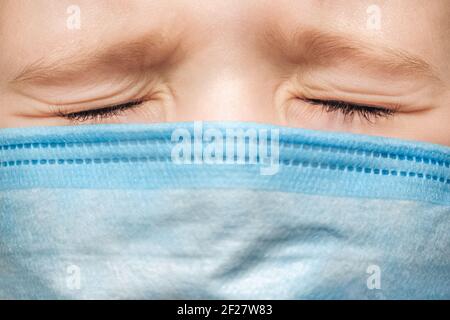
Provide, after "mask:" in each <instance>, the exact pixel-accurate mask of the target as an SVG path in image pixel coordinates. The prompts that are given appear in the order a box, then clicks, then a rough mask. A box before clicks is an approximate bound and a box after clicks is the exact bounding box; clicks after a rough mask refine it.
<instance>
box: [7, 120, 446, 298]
mask: <svg viewBox="0 0 450 320" xmlns="http://www.w3.org/2000/svg"><path fill="white" fill-rule="evenodd" d="M180 129H181V131H180ZM239 130H242V132H244V135H243V137H244V138H243V139H239V134H237V138H236V139H235V140H234V138H233V141H234V144H233V147H232V149H228V150H227V146H228V145H229V144H227V143H226V142H227V140H226V139H225V137H229V136H230V134H229V133H230V132H234V133H238V132H240V131H239ZM177 132H178V133H180V134H179V135H175V137H174V133H177ZM254 133H255V135H253V134H254ZM180 137H182V138H180ZM222 137H224V140H223V142H225V143H223V144H221V143H219V144H217V142H218V141H219V142H220V140H221V138H222ZM266 138H267V139H266ZM275 140H276V141H275ZM182 142H183V143H185V144H184V145H183V146H188V147H189V150H188V152H186V151H187V149H183V148H181V149H182V150H183V152H182V153H179V152H178V151H180V148H179V147H180V146H181V143H182ZM186 142H188V144H186ZM191 146H192V148H191ZM198 146H200V147H201V148H198ZM261 146H263V147H267V150H266V149H259V148H260V147H261ZM238 150H243V153H239V152H238ZM175 151H176V152H175ZM228 151H230V152H228ZM231 151H233V152H231ZM252 151H255V152H256V153H252ZM263 151H267V154H265V152H263ZM231 154H233V156H231ZM238 155H243V157H239V156H238ZM180 159H182V161H178V160H180ZM264 169H274V170H268V171H267V170H266V171H265V170H264ZM449 229H450V148H448V147H444V146H439V145H433V144H427V143H419V142H413V141H402V140H397V139H390V138H380V137H368V136H362V135H352V134H337V133H327V132H319V131H310V130H303V129H293V128H285V127H277V126H268V125H260V124H252V123H171V124H154V125H92V126H77V127H39V128H19V129H2V130H0V298H6V299H11V298H19V299H26V298H36V299H47V298H62V299H71V298H81V299H92V298H107V299H108V298H112V299H115V298H132V299H134V298H149V299H166V298H169V299H170V298H174V299H209V298H218V299H222V298H223V299H240V298H243V299H349V298H352V299H417V298H426V299H431V298H435V299H449V298H450V236H449V232H448V230H449Z"/></svg>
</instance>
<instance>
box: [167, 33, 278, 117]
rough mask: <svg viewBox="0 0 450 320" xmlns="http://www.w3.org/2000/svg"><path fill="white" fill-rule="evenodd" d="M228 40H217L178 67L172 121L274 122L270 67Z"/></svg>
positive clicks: (248, 51) (244, 47)
mask: <svg viewBox="0 0 450 320" xmlns="http://www.w3.org/2000/svg"><path fill="white" fill-rule="evenodd" d="M230 41H232V40H230V39H224V38H223V39H217V40H216V42H217V43H216V44H214V45H211V46H210V47H209V48H208V49H206V50H205V51H204V52H202V53H201V54H198V55H197V56H196V57H195V58H192V60H191V61H190V62H189V65H186V66H184V67H182V68H181V70H179V72H180V74H184V75H185V76H183V77H184V78H182V79H181V80H179V81H178V82H177V83H176V84H175V90H176V91H177V99H178V101H177V111H176V118H177V119H175V120H177V121H192V120H207V121H208V120H209V121H261V122H270V121H272V122H273V121H274V119H273V114H272V112H273V111H272V109H273V108H272V107H273V106H272V94H273V92H272V90H271V88H270V84H269V83H270V80H269V78H270V71H269V68H263V67H261V65H262V63H264V62H263V61H260V59H259V58H258V57H256V56H255V57H253V56H252V55H253V54H252V51H251V50H250V49H249V48H247V46H243V45H239V44H237V45H234V44H230ZM230 48H233V49H230ZM187 75H189V77H188V76H187Z"/></svg>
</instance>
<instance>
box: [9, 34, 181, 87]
mask: <svg viewBox="0 0 450 320" xmlns="http://www.w3.org/2000/svg"><path fill="white" fill-rule="evenodd" d="M174 51H175V46H171V45H170V43H169V41H168V40H167V39H166V38H165V37H163V36H162V35H152V36H146V37H141V38H138V39H132V40H128V41H124V42H120V43H115V44H110V45H107V46H101V47H99V48H97V49H89V50H86V48H78V50H75V52H72V53H69V54H67V53H65V52H62V51H57V52H53V53H52V54H49V55H47V57H43V58H40V59H37V60H36V61H34V62H32V63H30V64H28V65H27V66H25V67H24V68H23V69H22V70H21V72H20V73H19V75H18V76H16V77H15V78H14V79H13V80H12V81H11V83H13V84H28V83H33V84H45V85H52V84H65V83H67V82H68V83H70V82H71V81H73V80H74V79H75V78H76V77H77V76H83V75H86V73H88V72H92V71H93V70H96V71H98V70H100V71H104V72H109V71H113V70H115V71H119V72H120V71H122V72H133V71H136V72H143V71H145V70H147V69H150V68H152V67H155V66H156V65H159V64H162V63H163V62H165V61H166V60H168V59H169V58H170V56H172V54H173V53H174ZM53 56H59V57H58V58H52V57H53Z"/></svg>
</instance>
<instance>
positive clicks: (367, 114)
mask: <svg viewBox="0 0 450 320" xmlns="http://www.w3.org/2000/svg"><path fill="white" fill-rule="evenodd" d="M300 100H302V101H304V102H306V103H308V104H310V105H315V106H321V107H322V108H323V109H324V111H326V112H339V113H341V114H342V115H343V116H344V118H348V117H354V116H355V115H358V116H360V117H361V118H363V119H365V120H366V121H367V122H369V123H373V122H374V120H375V119H377V118H388V117H390V116H393V115H394V114H395V113H397V111H398V108H399V106H390V107H385V106H379V105H369V104H359V103H353V102H347V101H341V100H320V99H305V98H303V99H300Z"/></svg>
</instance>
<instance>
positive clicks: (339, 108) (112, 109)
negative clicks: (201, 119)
mask: <svg viewBox="0 0 450 320" xmlns="http://www.w3.org/2000/svg"><path fill="white" fill-rule="evenodd" d="M302 100H303V101H305V102H307V103H309V104H311V105H315V106H320V107H322V108H323V110H324V111H325V112H328V113H332V112H339V113H341V114H343V115H344V117H346V118H348V117H350V118H353V117H354V116H355V115H358V116H360V117H361V118H363V119H365V120H366V121H368V122H370V123H373V121H374V120H376V119H377V118H387V117H389V116H392V115H394V114H395V112H396V111H395V110H394V109H388V108H384V107H379V106H368V105H362V104H355V103H349V102H345V101H340V100H320V99H302ZM143 102H144V101H142V100H135V101H130V102H127V103H123V104H118V105H113V106H109V107H104V108H101V109H93V110H86V111H80V112H72V113H63V112H59V114H58V115H59V116H60V117H63V118H65V119H68V120H71V121H75V122H85V121H92V120H97V121H98V120H103V119H109V118H112V117H115V116H118V115H120V114H122V113H123V112H125V111H126V110H129V109H133V108H135V107H137V106H139V105H141V104H142V103H143Z"/></svg>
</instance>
